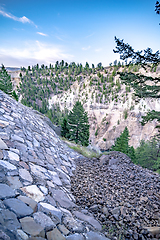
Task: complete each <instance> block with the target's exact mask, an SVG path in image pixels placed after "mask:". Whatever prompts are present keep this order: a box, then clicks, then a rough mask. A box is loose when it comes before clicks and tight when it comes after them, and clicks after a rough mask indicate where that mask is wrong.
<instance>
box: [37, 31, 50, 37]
mask: <svg viewBox="0 0 160 240" xmlns="http://www.w3.org/2000/svg"><path fill="white" fill-rule="evenodd" d="M37 34H39V35H41V36H45V37H47V36H48V35H47V34H45V33H42V32H37Z"/></svg>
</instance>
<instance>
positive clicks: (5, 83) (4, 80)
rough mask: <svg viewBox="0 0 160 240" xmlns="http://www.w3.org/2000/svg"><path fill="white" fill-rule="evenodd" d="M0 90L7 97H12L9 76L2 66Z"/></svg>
mask: <svg viewBox="0 0 160 240" xmlns="http://www.w3.org/2000/svg"><path fill="white" fill-rule="evenodd" d="M0 89H1V90H2V91H3V92H5V93H7V94H9V95H12V90H13V87H12V82H11V76H10V75H8V73H7V71H6V69H5V67H4V65H3V64H2V68H1V70H0Z"/></svg>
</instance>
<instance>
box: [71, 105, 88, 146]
mask: <svg viewBox="0 0 160 240" xmlns="http://www.w3.org/2000/svg"><path fill="white" fill-rule="evenodd" d="M68 126H69V139H70V140H74V141H75V142H76V143H80V144H82V145H83V146H88V144H89V123H88V116H87V113H86V112H85V111H84V108H83V106H82V104H81V103H80V102H79V101H77V102H76V103H75V105H74V107H73V109H72V111H71V112H70V113H69V115H68Z"/></svg>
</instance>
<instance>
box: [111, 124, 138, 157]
mask: <svg viewBox="0 0 160 240" xmlns="http://www.w3.org/2000/svg"><path fill="white" fill-rule="evenodd" d="M128 141H129V131H128V128H127V127H125V129H124V131H123V132H122V133H121V135H120V137H118V138H117V139H116V141H115V144H114V145H113V146H112V147H111V151H119V152H122V153H125V154H126V155H127V156H129V157H130V158H131V159H132V161H134V160H135V150H134V148H133V147H130V146H129V145H128Z"/></svg>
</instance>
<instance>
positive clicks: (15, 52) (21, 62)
mask: <svg viewBox="0 0 160 240" xmlns="http://www.w3.org/2000/svg"><path fill="white" fill-rule="evenodd" d="M73 58H74V56H73V55H71V54H68V53H67V52H66V50H65V49H64V47H63V46H57V45H53V44H45V43H42V42H40V41H35V42H27V43H26V44H25V46H24V47H21V48H0V59H3V61H4V62H3V64H4V65H5V66H13V65H14V66H25V67H26V66H28V65H35V64H37V63H39V64H42V63H43V64H46V65H49V64H50V63H55V62H56V61H61V60H62V59H63V60H64V61H72V60H73Z"/></svg>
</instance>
